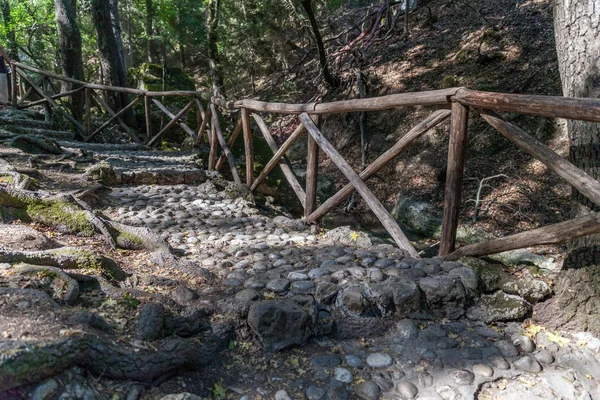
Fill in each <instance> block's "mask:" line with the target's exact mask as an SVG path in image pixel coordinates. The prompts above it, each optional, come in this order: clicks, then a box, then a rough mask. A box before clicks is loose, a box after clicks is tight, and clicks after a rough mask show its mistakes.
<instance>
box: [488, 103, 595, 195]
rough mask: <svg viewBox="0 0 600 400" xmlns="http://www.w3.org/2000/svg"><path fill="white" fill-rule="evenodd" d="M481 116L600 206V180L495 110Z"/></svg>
mask: <svg viewBox="0 0 600 400" xmlns="http://www.w3.org/2000/svg"><path fill="white" fill-rule="evenodd" d="M481 116H482V118H483V119H485V120H486V121H487V122H488V123H489V124H490V125H491V126H493V127H494V128H495V129H496V130H497V131H498V132H500V133H501V134H502V135H504V136H505V137H506V138H507V139H508V140H510V141H511V142H513V143H514V144H516V145H517V146H518V147H519V148H520V149H521V150H523V151H526V152H527V153H529V154H530V155H531V156H533V157H534V158H535V159H537V160H539V161H541V162H542V163H544V165H546V166H547V167H548V168H549V169H551V170H552V171H554V172H555V173H556V174H557V175H558V176H560V177H561V178H563V179H564V180H565V181H567V183H568V184H569V185H571V186H573V187H574V188H575V189H576V190H577V191H578V192H579V193H581V194H582V195H584V196H585V197H586V198H588V199H589V200H590V201H591V202H593V203H594V204H596V205H599V206H600V182H598V181H597V180H596V179H594V178H593V177H592V176H590V175H588V174H587V173H586V172H585V171H583V170H581V169H579V168H577V167H576V166H575V165H573V164H571V163H570V162H569V161H567V160H565V159H564V158H562V157H561V156H559V155H558V154H556V153H555V152H553V151H552V150H550V149H549V148H548V147H547V146H546V145H544V144H543V143H542V142H540V141H539V140H537V139H536V138H534V137H533V136H531V135H529V134H527V132H525V131H524V130H522V129H521V128H519V127H518V126H515V125H513V124H511V123H509V122H507V121H505V120H503V119H502V118H501V117H500V116H498V115H496V114H495V113H494V112H490V111H482V112H481Z"/></svg>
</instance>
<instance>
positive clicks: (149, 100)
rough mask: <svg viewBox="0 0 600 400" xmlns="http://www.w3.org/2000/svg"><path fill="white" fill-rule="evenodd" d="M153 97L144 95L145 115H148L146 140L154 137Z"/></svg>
mask: <svg viewBox="0 0 600 400" xmlns="http://www.w3.org/2000/svg"><path fill="white" fill-rule="evenodd" d="M151 107H152V98H151V97H150V96H148V95H144V116H145V117H146V142H148V141H149V140H150V138H151V137H152V109H151Z"/></svg>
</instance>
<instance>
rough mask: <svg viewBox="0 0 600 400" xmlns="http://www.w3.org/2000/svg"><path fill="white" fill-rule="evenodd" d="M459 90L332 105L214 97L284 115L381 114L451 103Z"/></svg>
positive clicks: (222, 102) (218, 101)
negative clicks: (400, 109)
mask: <svg viewBox="0 0 600 400" xmlns="http://www.w3.org/2000/svg"><path fill="white" fill-rule="evenodd" d="M458 89H459V88H450V89H441V90H431V91H426V92H414V93H399V94H391V95H387V96H380V97H372V98H366V99H353V100H343V101H334V102H331V103H308V104H285V103H268V102H264V101H257V100H238V101H229V102H228V101H225V100H222V99H217V98H213V100H212V101H213V102H214V103H215V104H217V105H219V106H221V107H225V108H230V109H238V108H247V109H249V110H252V111H259V112H270V113H283V114H300V113H308V114H331V113H344V112H353V111H378V110H387V109H391V108H396V107H406V106H425V105H437V104H448V103H449V99H450V97H451V96H454V95H455V94H456V92H457V91H458Z"/></svg>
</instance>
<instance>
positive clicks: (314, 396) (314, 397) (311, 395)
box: [306, 386, 325, 400]
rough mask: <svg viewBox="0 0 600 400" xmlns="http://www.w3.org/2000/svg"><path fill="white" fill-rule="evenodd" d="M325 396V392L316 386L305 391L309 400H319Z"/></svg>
mask: <svg viewBox="0 0 600 400" xmlns="http://www.w3.org/2000/svg"><path fill="white" fill-rule="evenodd" d="M323 396H325V390H323V389H321V388H320V387H317V386H309V387H308V389H306V398H307V399H309V400H319V399H321V398H323Z"/></svg>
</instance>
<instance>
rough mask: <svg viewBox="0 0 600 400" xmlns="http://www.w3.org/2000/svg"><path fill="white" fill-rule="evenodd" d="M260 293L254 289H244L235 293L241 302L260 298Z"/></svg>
mask: <svg viewBox="0 0 600 400" xmlns="http://www.w3.org/2000/svg"><path fill="white" fill-rule="evenodd" d="M259 298H260V293H258V292H257V291H256V290H254V289H243V290H240V291H239V292H237V293H236V294H235V299H236V300H237V301H239V302H240V303H248V302H250V301H254V300H258V299H259Z"/></svg>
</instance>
